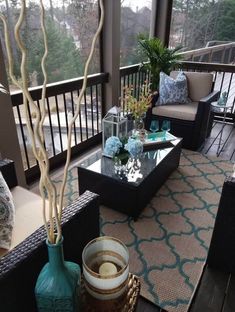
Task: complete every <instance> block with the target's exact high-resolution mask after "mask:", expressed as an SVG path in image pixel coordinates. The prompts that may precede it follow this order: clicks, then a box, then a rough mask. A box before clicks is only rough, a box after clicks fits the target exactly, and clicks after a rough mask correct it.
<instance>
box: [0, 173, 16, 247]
mask: <svg viewBox="0 0 235 312" xmlns="http://www.w3.org/2000/svg"><path fill="white" fill-rule="evenodd" d="M14 221H15V207H14V203H13V198H12V194H11V191H10V190H9V187H8V185H7V183H6V181H5V180H4V178H3V176H2V173H1V172H0V248H4V249H9V248H10V246H11V238H12V230H13V226H14Z"/></svg>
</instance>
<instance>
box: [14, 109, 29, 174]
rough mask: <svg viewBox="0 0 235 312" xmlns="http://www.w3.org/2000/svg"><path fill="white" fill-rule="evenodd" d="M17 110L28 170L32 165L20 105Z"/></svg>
mask: <svg viewBox="0 0 235 312" xmlns="http://www.w3.org/2000/svg"><path fill="white" fill-rule="evenodd" d="M16 109H17V114H18V118H19V123H20V132H21V137H22V141H23V146H24V154H25V158H26V164H27V167H28V168H27V169H29V168H30V163H29V156H28V151H27V145H26V142H25V134H24V127H23V124H22V119H21V113H20V109H19V105H16Z"/></svg>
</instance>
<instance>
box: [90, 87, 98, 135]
mask: <svg viewBox="0 0 235 312" xmlns="http://www.w3.org/2000/svg"><path fill="white" fill-rule="evenodd" d="M90 96H91V125H92V127H91V131H92V136H94V111H93V109H94V107H93V90H92V86H90ZM96 113H97V114H98V111H97V112H96Z"/></svg>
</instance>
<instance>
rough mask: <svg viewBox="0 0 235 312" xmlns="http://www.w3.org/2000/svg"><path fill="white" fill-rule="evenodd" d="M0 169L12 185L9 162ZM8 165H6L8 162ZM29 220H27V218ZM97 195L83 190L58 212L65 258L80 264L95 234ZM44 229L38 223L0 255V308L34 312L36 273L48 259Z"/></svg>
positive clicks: (96, 234) (13, 177) (14, 177)
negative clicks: (74, 199) (59, 213)
mask: <svg viewBox="0 0 235 312" xmlns="http://www.w3.org/2000/svg"><path fill="white" fill-rule="evenodd" d="M7 164H8V165H7V166H4V164H3V166H1V162H0V170H1V171H2V174H3V176H4V178H5V180H6V181H7V183H8V185H9V187H12V186H15V185H16V181H17V180H16V176H15V174H14V171H13V169H12V166H11V163H8V162H7ZM9 164H10V165H9ZM29 222H30V220H29ZM99 232H100V231H99V206H98V195H96V194H94V193H92V192H89V191H86V192H85V193H84V194H82V195H81V196H80V197H79V198H78V199H77V200H76V201H74V202H73V203H72V204H71V205H69V206H67V207H65V208H64V209H63V213H62V233H63V237H64V243H63V247H64V256H65V260H68V261H73V262H76V263H78V264H80V265H81V264H82V259H81V256H82V250H83V248H84V247H85V245H86V244H87V243H88V242H89V241H90V240H92V239H94V238H95V237H98V236H99V234H100V233H99ZM45 241H46V231H45V228H44V226H41V227H40V228H38V229H37V230H36V231H34V232H33V233H32V234H31V235H30V236H28V237H27V238H26V239H25V240H23V241H22V242H21V243H20V244H18V245H17V246H16V247H14V248H13V249H12V250H10V251H9V252H8V253H7V254H6V255H5V256H3V257H2V258H0V310H1V311H4V312H18V311H25V312H26V311H30V312H36V311H37V309H36V302H35V298H34V287H35V284H36V280H37V277H38V274H39V272H40V271H41V269H42V267H43V265H44V264H45V263H46V262H47V261H48V256H47V248H46V244H45Z"/></svg>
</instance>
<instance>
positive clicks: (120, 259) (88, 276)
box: [82, 236, 129, 300]
mask: <svg viewBox="0 0 235 312" xmlns="http://www.w3.org/2000/svg"><path fill="white" fill-rule="evenodd" d="M82 262H83V276H84V285H85V287H86V290H87V292H88V293H89V294H90V295H91V296H93V297H94V298H96V299H99V300H112V299H116V298H118V297H119V296H122V295H123V294H124V293H125V291H126V290H127V285H128V277H129V252H128V249H127V247H126V246H125V245H124V244H123V243H122V242H121V241H120V240H118V239H116V238H114V237H109V236H102V237H98V238H96V239H93V240H92V241H90V242H89V243H88V244H87V245H86V247H85V248H84V250H83V253H82Z"/></svg>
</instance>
